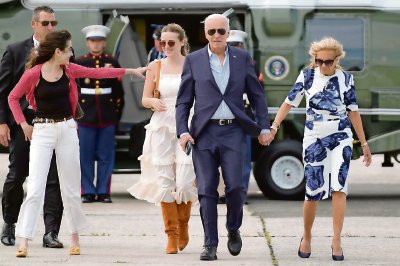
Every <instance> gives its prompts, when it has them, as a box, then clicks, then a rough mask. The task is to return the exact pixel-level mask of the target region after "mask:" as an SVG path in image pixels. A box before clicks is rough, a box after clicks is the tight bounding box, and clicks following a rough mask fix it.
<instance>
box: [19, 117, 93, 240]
mask: <svg viewBox="0 0 400 266" xmlns="http://www.w3.org/2000/svg"><path fill="white" fill-rule="evenodd" d="M53 150H55V153H56V161H57V168H58V175H59V180H60V187H61V195H62V199H63V202H64V208H65V220H66V222H67V226H68V229H69V232H70V233H71V234H72V233H78V232H81V231H83V230H86V229H87V227H88V224H87V221H86V218H85V215H84V214H83V212H82V208H81V197H80V185H81V180H80V177H81V172H80V162H79V140H78V134H77V124H76V122H75V121H74V120H73V119H69V120H67V121H63V122H58V123H37V124H35V125H34V129H33V134H32V140H31V147H30V154H29V156H30V161H29V177H28V184H27V185H28V186H27V196H26V199H25V201H24V203H23V204H22V207H21V212H20V216H19V220H18V223H17V227H16V236H18V237H24V238H28V239H30V240H31V239H33V237H34V235H35V231H36V227H37V221H38V218H39V214H40V208H41V206H42V205H43V201H44V196H45V189H46V180H47V174H48V172H49V168H50V163H51V158H52V156H53Z"/></svg>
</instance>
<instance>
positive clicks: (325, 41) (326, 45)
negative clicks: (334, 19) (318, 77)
mask: <svg viewBox="0 0 400 266" xmlns="http://www.w3.org/2000/svg"><path fill="white" fill-rule="evenodd" d="M322 50H331V51H334V52H335V61H336V62H337V64H336V65H335V68H338V69H341V70H343V68H342V66H340V65H339V62H340V59H342V58H343V57H344V56H345V55H346V52H345V51H344V50H343V45H342V44H341V43H340V42H339V41H338V40H335V39H334V38H332V37H324V38H322V40H320V41H317V42H312V43H311V45H310V50H309V51H308V54H309V55H310V56H311V57H310V64H309V65H308V68H316V67H317V64H315V57H316V56H317V53H318V52H319V51H322Z"/></svg>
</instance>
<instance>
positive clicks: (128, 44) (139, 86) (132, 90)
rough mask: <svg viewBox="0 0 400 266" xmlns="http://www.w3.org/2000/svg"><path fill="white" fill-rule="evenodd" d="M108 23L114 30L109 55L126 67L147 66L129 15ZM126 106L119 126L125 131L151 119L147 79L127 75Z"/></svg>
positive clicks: (110, 35) (145, 53) (142, 46)
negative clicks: (146, 100) (146, 96)
mask: <svg viewBox="0 0 400 266" xmlns="http://www.w3.org/2000/svg"><path fill="white" fill-rule="evenodd" d="M114 15H115V16H114V18H112V19H110V20H109V21H108V22H107V26H108V27H110V29H111V31H110V33H109V35H108V37H107V47H106V52H107V53H110V54H112V55H113V56H115V57H116V58H118V61H119V63H120V65H121V67H124V68H136V67H141V66H146V64H147V52H146V48H145V46H144V44H143V41H142V40H141V39H140V37H139V34H138V33H137V32H135V31H134V30H133V28H132V27H131V26H130V23H129V18H128V17H127V16H122V15H119V16H116V14H114ZM122 85H123V87H124V92H125V97H124V99H125V106H124V110H123V112H122V117H121V121H120V125H119V129H120V130H121V131H129V130H130V128H131V127H132V125H133V124H136V123H140V122H142V121H145V120H147V119H149V118H150V116H151V114H152V112H151V111H150V110H148V109H146V108H144V107H143V105H142V94H143V86H144V79H141V78H138V77H135V76H124V77H123V79H122Z"/></svg>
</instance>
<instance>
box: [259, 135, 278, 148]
mask: <svg viewBox="0 0 400 266" xmlns="http://www.w3.org/2000/svg"><path fill="white" fill-rule="evenodd" d="M273 140H274V137H273V136H272V134H271V133H260V135H258V142H259V143H260V144H261V145H263V146H269V144H270V143H271V142H272V141H273Z"/></svg>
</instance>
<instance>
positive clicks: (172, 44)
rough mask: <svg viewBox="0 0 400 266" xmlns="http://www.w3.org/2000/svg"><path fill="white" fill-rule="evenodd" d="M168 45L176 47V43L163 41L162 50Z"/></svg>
mask: <svg viewBox="0 0 400 266" xmlns="http://www.w3.org/2000/svg"><path fill="white" fill-rule="evenodd" d="M167 44H168V46H169V47H174V46H175V41H161V42H160V45H161V48H165V46H166V45H167Z"/></svg>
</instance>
